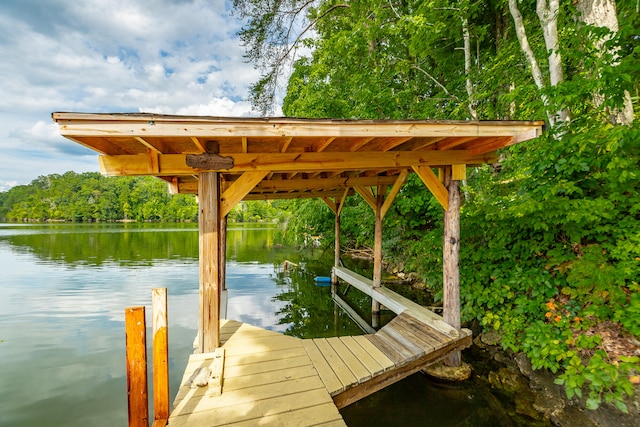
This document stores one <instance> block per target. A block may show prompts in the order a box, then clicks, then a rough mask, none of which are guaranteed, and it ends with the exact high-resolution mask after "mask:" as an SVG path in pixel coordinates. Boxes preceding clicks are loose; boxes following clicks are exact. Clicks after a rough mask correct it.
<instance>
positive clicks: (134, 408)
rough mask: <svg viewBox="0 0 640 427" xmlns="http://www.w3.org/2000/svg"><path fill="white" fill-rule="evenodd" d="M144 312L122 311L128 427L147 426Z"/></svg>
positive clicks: (141, 310) (136, 309) (139, 308)
mask: <svg viewBox="0 0 640 427" xmlns="http://www.w3.org/2000/svg"><path fill="white" fill-rule="evenodd" d="M144 311H145V310H144V306H140V307H128V308H127V309H125V311H124V313H125V316H124V319H125V321H124V325H125V337H126V345H125V347H126V359H127V396H128V401H129V406H128V408H129V426H130V427H143V426H144V427H147V426H148V425H149V403H148V400H147V399H148V394H147V332H146V331H147V328H146V326H145V316H144Z"/></svg>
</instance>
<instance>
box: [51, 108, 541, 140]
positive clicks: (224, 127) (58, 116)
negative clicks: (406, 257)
mask: <svg viewBox="0 0 640 427" xmlns="http://www.w3.org/2000/svg"><path fill="white" fill-rule="evenodd" d="M52 117H53V120H55V121H56V122H57V123H58V125H59V129H60V133H61V134H62V135H63V136H71V137H76V136H110V137H116V136H127V137H130V136H141V137H147V136H159V137H171V136H176V135H181V136H186V137H202V138H210V139H211V138H220V137H222V138H227V137H229V136H237V137H240V136H246V137H249V138H251V137H340V138H346V137H356V138H357V137H404V136H411V137H418V136H427V137H439V136H444V137H464V136H470V137H483V136H507V135H513V136H515V135H519V134H525V133H526V132H528V131H531V130H532V129H539V130H541V129H542V126H544V122H541V121H528V122H526V121H482V122H479V121H418V120H385V121H376V120H353V121H349V120H311V119H290V118H266V119H265V118H241V117H239V118H230V117H224V118H213V117H198V116H191V117H186V116H180V117H176V116H162V115H154V116H149V115H144V114H140V115H135V114H128V115H118V114H91V113H60V112H56V113H53V114H52Z"/></svg>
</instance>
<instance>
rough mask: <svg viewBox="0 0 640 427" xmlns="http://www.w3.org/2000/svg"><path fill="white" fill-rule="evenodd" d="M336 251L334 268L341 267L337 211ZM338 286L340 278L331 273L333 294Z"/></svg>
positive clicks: (338, 216) (337, 215) (337, 216)
mask: <svg viewBox="0 0 640 427" xmlns="http://www.w3.org/2000/svg"><path fill="white" fill-rule="evenodd" d="M335 232H336V237H335V251H334V254H333V266H334V267H340V212H338V211H336V224H335ZM337 286H338V276H336V275H335V273H331V292H332V293H335V292H336V290H337Z"/></svg>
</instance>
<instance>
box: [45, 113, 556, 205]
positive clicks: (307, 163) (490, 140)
mask: <svg viewBox="0 0 640 427" xmlns="http://www.w3.org/2000/svg"><path fill="white" fill-rule="evenodd" d="M53 120H54V121H55V122H57V123H58V125H59V129H60V133H61V134H62V135H63V136H65V137H67V138H69V139H71V140H73V141H75V142H77V143H79V144H82V145H84V146H86V147H89V148H90V149H92V150H94V151H96V152H98V153H99V154H100V157H99V159H100V167H101V171H102V173H104V174H105V175H111V176H123V175H153V176H157V177H159V178H161V179H164V180H166V181H167V182H168V183H169V184H170V188H171V189H172V191H173V192H180V193H197V189H198V174H199V173H200V172H202V171H205V170H216V171H218V172H220V173H221V177H222V183H223V190H224V189H225V188H230V187H231V186H232V184H233V183H235V182H237V181H238V180H240V179H242V180H244V181H247V182H246V183H244V184H243V185H242V186H250V187H251V190H250V191H249V192H248V193H247V194H246V195H244V196H243V199H244V200H259V199H277V198H301V197H343V196H344V195H345V192H346V191H350V189H352V188H356V187H370V186H377V185H393V184H394V183H395V181H396V179H397V177H398V176H400V175H405V176H406V171H409V172H412V171H416V172H418V171H419V170H421V168H422V169H423V170H424V168H441V167H444V166H454V165H466V166H476V165H480V164H484V163H492V162H495V161H496V159H497V153H496V152H497V150H499V149H501V148H504V147H507V146H510V145H513V144H516V143H519V142H522V141H526V140H529V139H532V138H535V137H537V136H539V135H540V134H541V133H542V130H543V126H544V122H542V121H447V120H410V121H406V120H403V121H398V120H335V119H293V118H238V117H233V118H232V117H202V116H169V115H156V114H144V113H135V114H128V113H120V114H93V113H53ZM203 154H205V157H206V156H211V158H213V159H226V160H225V161H224V162H222V163H220V166H213V169H211V168H208V167H207V168H206V169H203V168H201V167H194V166H193V163H190V162H188V160H187V159H188V158H189V156H194V155H203ZM188 163H190V164H192V166H190V165H189V164H188ZM214 163H215V162H214ZM215 164H217V163H215ZM217 168H219V169H217ZM247 172H249V173H247ZM241 177H242V178H241ZM238 187H240V185H238Z"/></svg>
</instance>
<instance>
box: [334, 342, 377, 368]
mask: <svg viewBox="0 0 640 427" xmlns="http://www.w3.org/2000/svg"><path fill="white" fill-rule="evenodd" d="M339 339H340V341H342V343H343V344H344V345H345V346H346V347H347V348H348V349H349V351H350V352H351V353H353V355H354V356H355V357H356V358H357V359H358V360H359V361H360V363H362V365H363V366H364V367H365V368H366V369H367V371H369V373H370V374H371V375H372V376H373V375H377V374H379V373H381V372H383V371H384V368H383V367H382V365H380V363H378V362H377V361H376V359H374V357H373V356H372V355H371V354H369V353H367V352H366V351H365V350H364V349H363V348H362V346H360V344H358V343H357V342H356V340H354V339H353V337H351V336H346V337H340V338H339Z"/></svg>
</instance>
